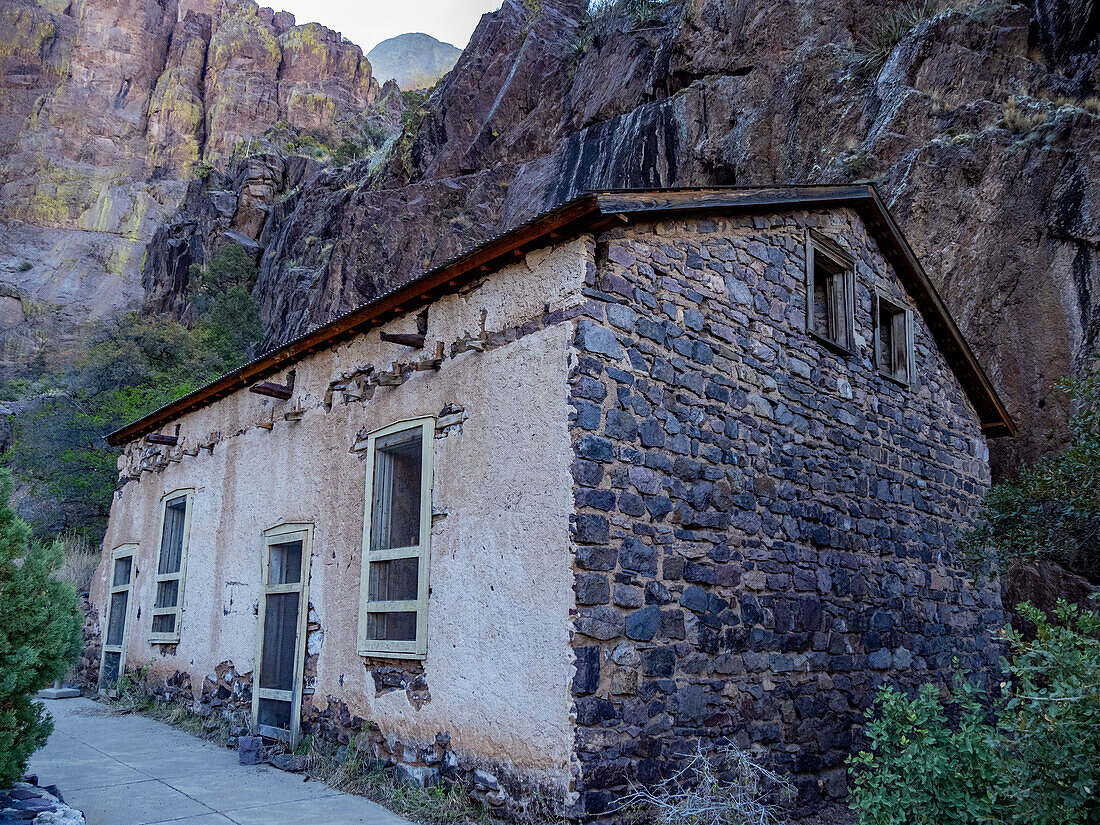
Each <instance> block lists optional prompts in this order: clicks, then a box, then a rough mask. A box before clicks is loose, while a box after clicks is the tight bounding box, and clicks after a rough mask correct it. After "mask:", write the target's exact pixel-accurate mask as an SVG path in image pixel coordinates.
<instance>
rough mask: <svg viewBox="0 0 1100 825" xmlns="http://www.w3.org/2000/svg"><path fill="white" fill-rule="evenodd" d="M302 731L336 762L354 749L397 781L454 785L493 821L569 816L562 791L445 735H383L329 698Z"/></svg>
mask: <svg viewBox="0 0 1100 825" xmlns="http://www.w3.org/2000/svg"><path fill="white" fill-rule="evenodd" d="M302 733H303V734H309V735H312V736H314V737H316V739H317V740H319V741H321V742H326V743H328V744H329V745H332V746H335V748H336V758H337V760H343V759H346V758H347V756H348V755H349V753H350V748H352V747H355V748H357V749H359V750H361V751H362V750H366V751H367V752H366V753H365V754H361V756H360V758H361V759H364V761H365V762H366V763H367V764H369V765H371V766H372V767H375V768H377V769H379V770H386V771H389V772H390V773H391V775H392V776H393V777H394V778H396V779H398V780H401V781H404V782H407V783H409V784H412V785H417V786H420V787H430V786H434V785H444V786H458V787H460V788H462V789H463V790H464V791H466V793H468V794H469V796H470V797H471V798H472V799H473V800H474V801H476V802H477V803H478V804H480V805H481V806H483V807H484V808H485V810H487V811H488V812H490V813H491V814H492V815H493V816H494V817H496V818H500V819H506V820H510V821H516V822H527V821H534V820H536V819H545V818H547V817H549V816H552V817H555V818H560V817H562V816H564V815H566V814H567V811H566V810H565V808H564V806H563V805H562V804H561V802H560V801H555V800H556V799H558V797H560V795H561V794H560V792H558V793H557V794H555V792H554V790H553V789H551V788H549V787H546V786H543V785H541V784H540V783H538V782H536V781H532V780H531V779H529V778H527V777H523V776H520V775H518V774H517V772H516V771H514V770H512V769H511V768H509V767H508V766H507V765H506V764H504V763H502V762H501V763H498V762H493V761H492V760H486V759H482V758H478V757H472V756H468V755H466V754H463V753H462V752H461V749H458V750H456V749H455V748H454V746H453V743H452V741H451V737H450V735H449V734H448V733H446V732H439V733H437V734H436V736H435V739H434V740H432V741H430V742H414V741H409V740H404V739H399V738H397V737H387V736H386V735H385V734H383V733H382V732H381V731H380V730H378V729H377V728H376V727H374V726H372V725H370V724H369V723H368V722H367V721H366V720H364V719H362V718H361V717H358V716H353V715H352V714H351V713H350V711H349V710H348V707H347V705H346V704H345V703H344V702H343V701H341V700H339V699H335V698H333V697H331V696H329V697H328V698H327V700H326V703H325V706H324V707H323V708H322V707H319V706H318V705H316V704H313V703H310V704H309V705H307V706H306V707H304V708H303V710H302Z"/></svg>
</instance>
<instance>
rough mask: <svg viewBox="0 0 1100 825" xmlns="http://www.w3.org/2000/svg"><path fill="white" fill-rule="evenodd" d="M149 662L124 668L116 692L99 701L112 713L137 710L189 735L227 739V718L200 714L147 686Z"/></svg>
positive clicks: (224, 742)
mask: <svg viewBox="0 0 1100 825" xmlns="http://www.w3.org/2000/svg"><path fill="white" fill-rule="evenodd" d="M148 670H149V668H148V666H145V667H143V668H140V669H138V670H127V671H126V672H125V673H124V674H123V675H122V678H120V679H119V680H118V694H117V695H116V696H114V697H104V698H101V699H100V702H101V703H102V704H103V705H104V707H106V708H107V710H109V711H110V712H112V713H119V714H122V713H137V714H140V715H141V716H147V717H149V718H150V719H155V720H156V721H158V722H164V723H165V724H166V725H171V726H172V727H174V728H179V729H180V730H184V731H187V732H188V733H190V734H191V735H192V736H197V737H198V738H200V739H205V740H207V741H209V742H214V743H216V744H218V745H221V746H222V747H223V748H224V747H226V746H227V745H228V743H229V721H228V720H227V719H225V718H223V717H222V716H220V715H217V714H211V715H210V716H201V715H200V714H198V713H195V712H194V711H193V710H191V709H190V708H189V707H187V706H186V705H184V704H182V703H181V702H162V701H158V699H157V697H156V696H155V695H154V694H153V693H152V692H151V691H150V690H149V686H148V684H147V682H146V675H147V673H148Z"/></svg>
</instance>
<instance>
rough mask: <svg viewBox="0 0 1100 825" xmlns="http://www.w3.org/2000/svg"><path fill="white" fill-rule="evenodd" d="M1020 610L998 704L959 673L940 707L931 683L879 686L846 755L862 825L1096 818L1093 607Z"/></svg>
mask: <svg viewBox="0 0 1100 825" xmlns="http://www.w3.org/2000/svg"><path fill="white" fill-rule="evenodd" d="M1019 610H1020V612H1021V613H1022V614H1023V615H1024V616H1025V617H1026V618H1027V619H1028V620H1029V621H1031V622H1032V623H1033V624H1034V625H1035V627H1036V637H1035V639H1034V640H1033V641H1026V640H1025V639H1024V638H1023V637H1022V636H1020V635H1019V634H1017V633H1016V632H1014V631H1013V630H1012V629H1011V628H1006V629H1005V635H1006V638H1007V639H1008V641H1009V644H1010V646H1011V648H1012V653H1013V659H1012V660H1011V662H1005V663H1004V667H1005V668H1006V670H1007V671H1008V674H1009V681H1008V682H1006V683H1005V689H1006V692H1005V695H1004V696H1003V697H1002V698H1000V699H998V700H997V701H989V700H988V699H987V698H985V697H984V696H983V694H982V693H981V692H980V691H979V690H978V689H977V688H975V687H973V686H972V685H970V684H968V683H967V682H966V681H965V680H964V679H963V678H962V677H960V679H959V682H958V684H959V689H958V690H957V691H956V697H955V700H954V701H953V702H951V703H949V704H947V705H945V704H944V703H943V702H942V701H941V699H940V691H939V688H937V687H936V686H934V685H924V686H923V687H922V688H921V689H920V691H919V693H918V694H917V696H916V697H912V698H910V697H907V696H905V695H904V694H901V693H899V692H898V691H897V690H896V689H895V688H893V687H890V686H884V687H883V688H882V689H881V690H880V691H879V694H878V696H877V697H876V699H875V706H874V708H873V709H872V710H871V711H869V712H868V725H867V728H866V735H867V739H868V743H869V745H870V749H869V750H868V751H863V752H861V753H859V754H857V755H856V756H854V757H852V759H851V760H850V762H849V764H850V766H851V768H852V773H853V787H854V790H853V793H852V803H853V807H855V808H856V809H857V810H858V811H859V813H860V822H861V823H863V825H871V824H873V825H916V824H917V823H928V824H929V825H932V823H937V825H941V824H942V823H960V825H961V823H979V822H988V823H1003V825H1054V824H1055V823H1059V825H1088V823H1095V822H1100V799H1098V793H1097V791H1098V783H1100V641H1098V640H1097V635H1098V634H1100V614H1097V613H1095V612H1092V611H1087V610H1081V609H1079V608H1077V607H1075V606H1070V605H1068V604H1066V603H1065V602H1064V601H1061V602H1059V604H1058V606H1057V608H1056V610H1055V616H1054V620H1053V621H1051V620H1050V619H1049V618H1048V617H1047V616H1046V615H1044V614H1043V613H1042V611H1039V610H1037V609H1036V608H1034V607H1032V606H1031V605H1029V604H1024V605H1021V606H1020V607H1019ZM986 708H989V710H988V711H987V710H986ZM949 711H950V712H949ZM949 717H954V718H957V719H958V721H957V722H956V723H955V724H951V723H949V721H948V719H949Z"/></svg>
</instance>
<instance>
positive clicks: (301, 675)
mask: <svg viewBox="0 0 1100 825" xmlns="http://www.w3.org/2000/svg"><path fill="white" fill-rule="evenodd" d="M293 541H301V542H302V572H301V576H300V580H299V582H298V583H297V584H275V585H269V584H268V583H267V577H268V572H269V569H270V566H271V548H272V547H273V546H276V545H279V544H289V543H290V542H293ZM312 557H313V524H312V523H311V522H285V523H283V524H279V525H276V526H275V527H270V528H268V529H267V530H264V534H263V543H262V544H261V546H260V606H259V613H258V618H259V622H258V624H257V626H256V664H255V667H254V669H253V680H252V724H253V725H255V727H256V729H257V730H258V731H259V732H260V735H261V736H266V737H267V738H269V739H280V740H283V741H287V742H289V743H290V745H291V746H292V747H293V746H294V745H296V744H298V737H299V734H300V728H301V717H302V691H303V688H304V682H305V659H306V656H305V653H306V627H307V625H308V624H309V568H310V559H312ZM279 593H298V594H299V596H298V625H297V628H296V630H295V633H296V635H295V639H294V642H295V644H294V688H293V689H292V690H289V691H286V690H275V689H273V688H261V687H260V670H261V666H262V663H263V652H264V622H265V619H266V614H267V597H268V596H269V595H276V594H279ZM288 693H289V694H290V695H289V696H288V695H287V694H288ZM260 699H275V700H277V701H281V702H290V730H289V731H284V730H283V729H282V728H273V727H270V726H268V725H263V726H261V725H260V721H259V720H260Z"/></svg>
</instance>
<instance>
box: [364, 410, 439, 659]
mask: <svg viewBox="0 0 1100 825" xmlns="http://www.w3.org/2000/svg"><path fill="white" fill-rule="evenodd" d="M417 427H419V428H420V429H421V451H422V452H421V459H420V460H421V465H420V543H419V544H418V545H416V546H415V547H399V548H389V549H387V550H378V551H374V552H372V551H371V549H370V546H371V518H372V516H373V513H372V510H373V507H374V465H375V461H376V455H375V445H376V443H377V441H378V439H379V438H382V437H385V436H387V435H393V434H394V433H398V432H403V431H405V430H412V429H416V428H417ZM434 445H435V418H434V417H433V416H425V417H422V418H410V419H405V420H403V421H398V422H395V423H393V424H390V425H389V426H388V427H383V428H381V429H379V430H375V431H374V432H372V433H370V434H369V435H368V436H367V458H366V460H367V489H366V505H365V508H364V510H365V513H364V518H363V562H362V566H361V569H360V575H359V634H358V635H359V640H358V642H359V643H358V649H359V655H360V656H377V657H382V658H390V659H423V658H424V657H425V656H427V653H428V566H429V561H430V557H431V536H432V484H433V477H434V471H435V467H434V453H435V446H434ZM405 558H416V559H418V560H419V562H418V568H417V583H416V596H417V598H416V599H415V600H407V601H388V602H371V601H370V600H369V598H368V596H369V589H368V584H369V582H370V565H371V563H372V562H382V561H392V560H394V559H405ZM368 608H369V609H368ZM414 610H415V611H416V639H415V640H413V641H411V642H398V641H390V640H382V639H368V638H367V614H368V613H387V612H392V613H397V612H412V611H414Z"/></svg>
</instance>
